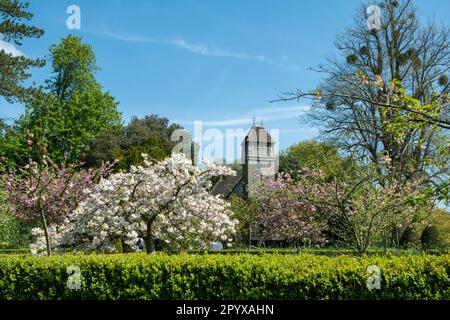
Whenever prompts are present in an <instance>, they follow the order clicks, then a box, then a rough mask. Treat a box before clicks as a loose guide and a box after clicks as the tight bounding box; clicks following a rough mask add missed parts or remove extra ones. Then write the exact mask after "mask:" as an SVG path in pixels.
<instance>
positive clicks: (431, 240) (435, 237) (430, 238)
mask: <svg viewBox="0 0 450 320" xmlns="http://www.w3.org/2000/svg"><path fill="white" fill-rule="evenodd" d="M420 242H422V246H423V248H424V249H436V248H439V247H441V245H442V239H441V235H440V234H439V230H438V228H437V227H436V226H431V225H430V226H426V227H425V229H423V231H422V235H421V236H420Z"/></svg>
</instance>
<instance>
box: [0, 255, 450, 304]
mask: <svg viewBox="0 0 450 320" xmlns="http://www.w3.org/2000/svg"><path fill="white" fill-rule="evenodd" d="M70 265H75V266H78V267H79V268H80V270H81V276H82V278H81V287H82V288H81V290H70V289H68V288H67V286H66V281H67V279H68V274H67V267H68V266H70ZM371 265H376V266H378V267H379V268H380V270H381V289H380V290H369V289H368V288H367V285H366V284H367V279H368V277H369V276H370V274H368V273H367V268H368V266H371ZM449 275H450V255H441V256H431V255H422V256H402V257H389V258H387V257H381V256H368V257H363V258H355V257H351V256H345V255H342V256H339V257H327V256H319V255H311V254H298V255H289V254H287V255H280V254H263V255H249V254H240V255H209V254H205V255H189V254H180V255H166V254H156V255H146V254H115V255H64V256H57V255H55V256H51V257H49V258H45V257H41V258H39V257H33V256H29V255H0V299H42V300H50V299H232V300H233V299H244V300H247V299H450V278H449Z"/></svg>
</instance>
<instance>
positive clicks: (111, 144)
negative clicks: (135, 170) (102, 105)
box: [86, 115, 180, 170]
mask: <svg viewBox="0 0 450 320" xmlns="http://www.w3.org/2000/svg"><path fill="white" fill-rule="evenodd" d="M179 128H180V126H179V125H177V124H174V123H173V124H169V120H168V119H167V118H164V117H159V116H157V115H149V116H145V117H144V118H142V119H139V118H137V117H133V118H132V119H131V121H130V123H128V125H127V126H126V127H121V126H117V127H114V128H111V129H109V130H106V131H104V132H102V133H101V134H100V135H98V136H97V138H96V139H95V141H94V142H93V146H92V148H91V150H90V151H89V152H88V153H87V155H86V162H87V164H88V165H91V166H96V165H99V164H100V163H101V162H104V161H113V160H116V159H117V160H119V162H118V167H117V169H122V170H129V169H130V167H131V166H133V165H141V164H142V163H143V159H142V156H141V154H142V153H145V154H147V155H148V156H149V158H151V159H155V160H163V159H164V158H166V157H168V156H170V154H171V151H172V148H173V147H174V145H175V143H176V142H174V141H171V135H172V133H173V132H174V131H175V130H176V129H179Z"/></svg>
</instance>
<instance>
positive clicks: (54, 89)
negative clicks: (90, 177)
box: [7, 35, 121, 165]
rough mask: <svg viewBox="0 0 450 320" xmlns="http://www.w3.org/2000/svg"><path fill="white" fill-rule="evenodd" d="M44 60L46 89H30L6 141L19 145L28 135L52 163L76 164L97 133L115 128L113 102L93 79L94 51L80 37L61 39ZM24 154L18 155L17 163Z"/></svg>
mask: <svg viewBox="0 0 450 320" xmlns="http://www.w3.org/2000/svg"><path fill="white" fill-rule="evenodd" d="M50 56H51V61H52V68H53V76H52V77H51V78H50V79H48V80H47V81H46V89H47V90H44V89H43V88H41V89H40V90H35V92H34V94H33V96H32V98H30V100H29V103H28V104H27V107H26V113H25V114H24V115H22V117H21V118H20V119H19V120H18V121H17V123H16V125H15V127H16V130H15V131H14V132H13V133H12V135H11V136H10V140H19V141H20V143H22V144H24V143H25V140H26V137H27V136H29V135H32V136H33V137H34V139H35V140H36V141H38V142H39V143H46V144H47V145H48V152H49V153H50V156H51V157H52V159H53V160H54V161H56V162H57V163H61V162H63V161H68V162H69V163H77V162H79V159H80V156H81V155H83V154H84V153H85V152H87V151H88V150H89V148H90V145H91V143H93V141H94V140H95V139H96V137H97V136H98V135H99V134H100V133H102V132H103V131H105V130H107V129H109V128H111V127H114V126H118V125H120V124H121V120H120V119H121V115H120V113H119V112H118V111H117V105H118V103H117V102H116V101H115V100H114V97H113V96H111V95H110V94H109V93H108V92H104V91H103V89H102V86H101V85H100V84H99V83H98V82H97V81H96V79H95V72H96V71H97V70H98V67H97V66H96V64H95V53H94V51H93V50H92V48H91V46H90V45H88V44H84V43H82V40H81V38H79V37H76V36H72V35H70V36H68V37H67V38H64V39H62V40H61V43H59V44H57V45H52V46H51V48H50ZM7 156H9V155H7ZM29 156H30V155H29V154H24V155H23V156H22V159H18V160H19V161H22V163H20V162H19V163H18V165H21V164H24V162H26V160H27V159H28V157H29Z"/></svg>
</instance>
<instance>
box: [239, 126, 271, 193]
mask: <svg viewBox="0 0 450 320" xmlns="http://www.w3.org/2000/svg"><path fill="white" fill-rule="evenodd" d="M241 146H242V156H243V164H244V165H243V168H242V169H243V170H242V174H243V182H244V187H245V195H246V196H247V197H251V196H252V192H253V191H254V190H255V187H256V186H257V183H258V181H260V180H261V179H262V178H274V177H275V175H276V174H277V171H278V162H277V158H276V156H277V155H276V154H275V141H274V140H273V139H272V137H271V136H270V134H269V133H268V132H267V130H266V129H265V128H264V127H263V126H262V124H261V125H256V124H255V122H253V126H252V128H251V129H250V131H249V132H248V134H247V135H246V136H245V138H244V141H242V143H241Z"/></svg>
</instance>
